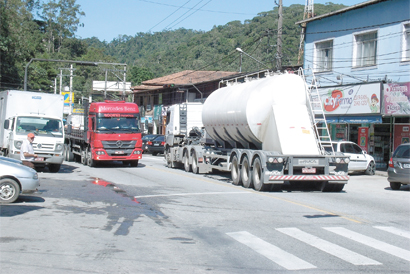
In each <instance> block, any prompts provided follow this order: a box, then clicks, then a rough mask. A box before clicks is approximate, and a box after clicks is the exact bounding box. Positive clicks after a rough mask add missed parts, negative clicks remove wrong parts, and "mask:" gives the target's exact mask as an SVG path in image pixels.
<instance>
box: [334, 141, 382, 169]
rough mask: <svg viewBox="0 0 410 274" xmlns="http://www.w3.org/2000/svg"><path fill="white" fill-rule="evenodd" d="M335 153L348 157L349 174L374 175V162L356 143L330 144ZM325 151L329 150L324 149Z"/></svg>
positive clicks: (340, 142) (341, 142)
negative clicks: (362, 173)
mask: <svg viewBox="0 0 410 274" xmlns="http://www.w3.org/2000/svg"><path fill="white" fill-rule="evenodd" d="M332 145H333V149H334V151H335V152H342V153H343V154H345V155H347V156H350V162H349V166H348V169H349V172H364V173H365V174H367V175H374V174H375V173H376V162H375V161H374V158H373V156H371V155H369V154H367V152H366V151H364V150H362V149H361V148H360V147H359V146H358V145H357V144H356V143H353V142H350V141H338V142H332ZM326 150H327V151H329V150H331V149H330V148H326Z"/></svg>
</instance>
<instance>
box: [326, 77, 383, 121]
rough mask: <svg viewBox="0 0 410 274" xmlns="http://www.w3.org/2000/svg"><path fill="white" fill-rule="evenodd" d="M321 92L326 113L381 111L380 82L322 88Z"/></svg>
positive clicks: (368, 112)
mask: <svg viewBox="0 0 410 274" xmlns="http://www.w3.org/2000/svg"><path fill="white" fill-rule="evenodd" d="M319 93H320V98H321V101H322V104H323V109H324V111H325V113H326V114H370V113H375V114H376V113H380V94H381V84H380V83H375V84H364V85H352V86H341V87H334V88H321V89H319Z"/></svg>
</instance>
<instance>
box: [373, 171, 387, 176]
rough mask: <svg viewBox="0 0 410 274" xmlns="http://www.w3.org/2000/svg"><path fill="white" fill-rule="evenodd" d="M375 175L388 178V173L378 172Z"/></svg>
mask: <svg viewBox="0 0 410 274" xmlns="http://www.w3.org/2000/svg"><path fill="white" fill-rule="evenodd" d="M375 175H379V176H383V177H387V171H382V170H376V174H375Z"/></svg>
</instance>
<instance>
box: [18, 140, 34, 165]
mask: <svg viewBox="0 0 410 274" xmlns="http://www.w3.org/2000/svg"><path fill="white" fill-rule="evenodd" d="M34 137H35V135H34V133H29V134H27V139H26V140H24V141H23V143H22V144H21V148H20V160H21V161H22V162H23V165H25V166H28V167H31V168H34V164H33V161H34V159H35V158H37V154H34V149H33V141H34Z"/></svg>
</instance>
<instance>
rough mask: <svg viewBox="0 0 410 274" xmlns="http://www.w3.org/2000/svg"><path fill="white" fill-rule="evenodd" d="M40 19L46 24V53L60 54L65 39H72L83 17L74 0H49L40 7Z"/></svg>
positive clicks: (83, 14)
mask: <svg viewBox="0 0 410 274" xmlns="http://www.w3.org/2000/svg"><path fill="white" fill-rule="evenodd" d="M41 8H42V13H41V15H40V16H41V18H42V19H43V20H44V21H45V22H47V28H46V39H47V50H48V52H55V51H57V52H60V50H61V47H62V45H63V40H64V39H65V38H71V37H74V35H75V32H76V31H77V29H78V27H79V26H82V25H81V24H80V17H81V16H85V13H84V12H83V11H81V9H80V5H78V4H76V0H58V1H57V0H50V1H48V2H45V3H43V4H42V6H41Z"/></svg>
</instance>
